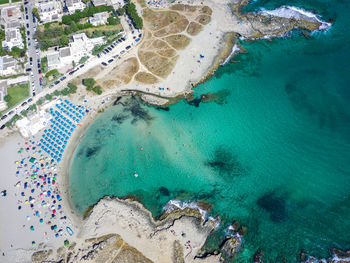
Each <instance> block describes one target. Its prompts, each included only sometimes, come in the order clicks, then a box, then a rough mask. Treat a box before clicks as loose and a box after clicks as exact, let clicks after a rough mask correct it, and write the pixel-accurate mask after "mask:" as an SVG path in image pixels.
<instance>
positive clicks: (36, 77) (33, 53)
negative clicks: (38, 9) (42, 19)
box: [24, 1, 43, 96]
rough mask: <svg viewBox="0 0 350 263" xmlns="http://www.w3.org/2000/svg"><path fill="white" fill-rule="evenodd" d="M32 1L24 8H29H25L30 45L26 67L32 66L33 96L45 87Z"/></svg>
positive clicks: (28, 45)
mask: <svg viewBox="0 0 350 263" xmlns="http://www.w3.org/2000/svg"><path fill="white" fill-rule="evenodd" d="M30 2H32V1H28V4H26V5H25V6H24V8H27V12H26V9H25V10H24V22H25V25H24V28H25V30H26V37H27V47H28V51H27V55H28V60H29V62H28V64H27V65H26V68H31V71H30V85H29V86H30V94H31V96H33V95H34V94H33V92H35V95H37V94H38V93H40V92H41V91H42V90H43V89H42V87H41V86H40V77H41V74H39V73H38V61H40V56H39V52H38V53H37V51H39V48H36V46H38V45H37V44H36V43H35V38H34V34H35V29H34V28H35V27H36V25H37V20H36V19H35V22H33V14H32V9H33V6H32V4H33V3H30ZM27 16H28V19H26V18H27ZM27 24H28V27H27ZM28 33H29V34H28ZM30 60H32V61H30Z"/></svg>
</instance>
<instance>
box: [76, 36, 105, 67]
mask: <svg viewBox="0 0 350 263" xmlns="http://www.w3.org/2000/svg"><path fill="white" fill-rule="evenodd" d="M72 38H73V41H72V42H71V43H70V51H71V56H72V60H74V61H79V60H80V58H82V57H84V56H89V55H91V51H92V49H93V48H94V46H95V45H102V44H104V43H105V40H104V37H96V38H88V37H87V36H86V34H85V33H81V34H75V35H73V36H72Z"/></svg>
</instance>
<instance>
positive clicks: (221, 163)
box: [205, 147, 245, 176]
mask: <svg viewBox="0 0 350 263" xmlns="http://www.w3.org/2000/svg"><path fill="white" fill-rule="evenodd" d="M205 164H206V165H207V166H209V167H210V168H212V169H213V170H214V171H216V172H218V173H219V174H220V175H223V174H226V175H230V176H239V175H242V174H244V173H245V168H244V167H243V166H242V165H241V163H240V162H239V161H238V160H237V157H236V156H235V155H233V154H232V153H231V152H230V151H228V150H227V149H225V148H224V147H219V148H218V149H216V150H215V152H214V157H213V158H212V159H211V160H209V161H207V162H206V163H205Z"/></svg>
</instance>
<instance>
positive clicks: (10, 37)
mask: <svg viewBox="0 0 350 263" xmlns="http://www.w3.org/2000/svg"><path fill="white" fill-rule="evenodd" d="M2 47H3V48H7V49H8V50H11V49H12V48H13V47H18V48H24V43H23V38H22V35H21V31H20V29H19V28H8V29H6V30H5V40H4V41H2Z"/></svg>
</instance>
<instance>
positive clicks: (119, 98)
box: [113, 97, 122, 106]
mask: <svg viewBox="0 0 350 263" xmlns="http://www.w3.org/2000/svg"><path fill="white" fill-rule="evenodd" d="M121 99H122V97H118V98H117V99H116V100H115V101H114V102H113V106H116V105H118V104H119V101H120V100H121Z"/></svg>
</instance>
